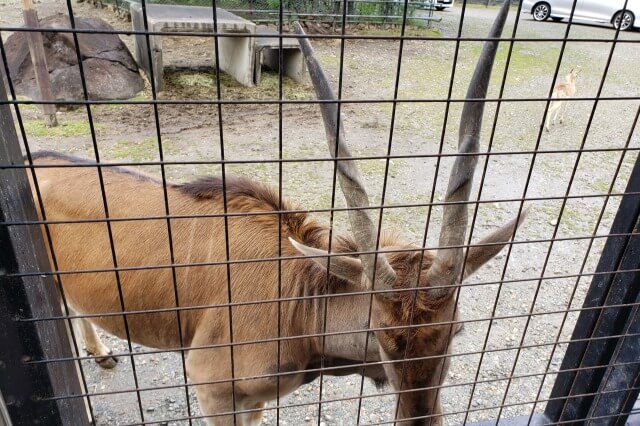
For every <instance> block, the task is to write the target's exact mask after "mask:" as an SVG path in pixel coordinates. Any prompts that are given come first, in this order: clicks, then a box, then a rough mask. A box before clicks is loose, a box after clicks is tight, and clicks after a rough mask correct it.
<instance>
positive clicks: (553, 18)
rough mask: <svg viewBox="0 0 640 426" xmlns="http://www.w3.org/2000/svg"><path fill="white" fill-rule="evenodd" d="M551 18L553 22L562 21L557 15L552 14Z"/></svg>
mask: <svg viewBox="0 0 640 426" xmlns="http://www.w3.org/2000/svg"><path fill="white" fill-rule="evenodd" d="M551 20H552V21H553V22H560V21H562V18H560V17H559V16H552V17H551Z"/></svg>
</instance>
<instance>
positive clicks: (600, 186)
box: [590, 179, 611, 194]
mask: <svg viewBox="0 0 640 426" xmlns="http://www.w3.org/2000/svg"><path fill="white" fill-rule="evenodd" d="M610 185H611V182H610V181H606V180H604V179H596V180H594V181H593V182H591V184H590V186H591V188H593V189H594V190H596V191H598V192H599V193H601V194H607V193H608V192H609V186H610Z"/></svg>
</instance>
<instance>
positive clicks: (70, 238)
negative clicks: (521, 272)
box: [29, 1, 522, 426]
mask: <svg viewBox="0 0 640 426" xmlns="http://www.w3.org/2000/svg"><path fill="white" fill-rule="evenodd" d="M508 6H509V2H508V1H506V2H505V3H504V5H503V7H502V8H501V10H500V12H499V14H498V17H497V18H496V22H495V23H494V25H493V28H492V29H491V32H490V34H489V38H490V39H491V40H492V41H488V42H486V43H485V45H484V48H483V51H482V54H481V56H480V58H479V60H478V64H477V66H476V69H475V71H474V74H473V77H472V79H471V83H470V86H469V90H468V92H467V99H474V101H473V102H468V103H465V105H464V108H463V112H462V116H461V124H460V131H459V145H458V148H459V151H460V153H461V154H464V155H461V156H458V157H456V158H455V163H454V164H453V167H452V170H451V175H450V179H449V184H448V188H447V193H446V196H445V206H444V212H443V220H442V226H441V229H440V238H439V246H440V247H442V248H441V249H440V250H438V251H437V252H436V253H432V252H430V251H426V250H424V248H423V247H418V246H415V245H411V244H408V243H406V242H404V241H402V240H400V239H399V238H397V237H392V236H387V235H385V234H382V237H381V239H380V241H379V244H380V250H381V254H378V255H375V254H373V252H375V250H376V247H377V235H378V230H377V227H376V222H377V221H376V220H373V219H372V217H371V215H372V213H370V211H369V210H368V209H366V207H367V206H368V205H369V199H368V196H367V193H366V190H365V188H364V186H363V184H362V179H361V178H360V174H359V172H358V168H357V165H356V162H354V161H349V160H348V159H350V158H352V157H351V154H350V152H349V149H348V148H347V146H346V144H345V141H344V133H343V130H344V129H343V128H342V120H340V119H339V117H338V114H337V104H335V103H330V102H325V103H321V104H320V109H321V111H322V117H323V120H324V124H325V129H326V135H327V141H328V145H329V150H330V152H331V154H332V155H334V153H335V152H336V149H337V153H338V157H339V158H342V159H344V160H343V161H339V162H338V163H337V166H338V167H337V170H338V177H339V180H340V185H341V188H342V192H343V194H344V196H345V198H346V200H347V204H348V206H349V207H350V209H352V210H349V219H350V223H351V231H352V233H351V234H344V235H336V234H335V233H334V234H333V238H334V240H333V241H332V245H331V253H332V254H331V257H330V259H331V260H330V262H328V257H327V256H328V251H327V250H328V246H329V241H328V238H329V235H330V228H329V226H328V225H327V224H322V223H318V222H317V221H315V220H314V219H312V218H311V217H310V216H309V215H307V214H305V213H301V212H300V210H297V209H298V208H297V206H295V205H294V204H292V203H290V202H289V201H287V200H282V203H280V200H279V197H278V194H277V192H276V191H274V190H272V189H270V188H268V187H265V186H263V185H262V184H259V183H257V182H254V181H251V180H249V179H245V178H240V177H232V176H227V177H226V179H225V181H224V183H223V180H222V179H221V178H219V177H216V178H205V179H202V180H199V181H197V182H195V183H186V184H169V185H168V186H167V188H166V197H167V199H168V205H169V209H170V213H171V215H172V216H174V217H172V218H171V219H170V220H169V224H170V227H171V242H172V245H171V247H172V248H173V251H172V252H171V251H170V244H169V241H170V240H169V233H168V226H167V225H168V222H167V220H166V219H164V218H163V216H164V215H165V214H166V213H165V192H164V189H163V186H162V182H161V181H159V180H157V179H154V178H151V177H148V176H144V175H140V174H138V173H136V172H134V171H131V170H128V169H123V168H118V167H102V168H100V169H98V168H97V167H95V163H92V162H87V161H84V160H81V159H78V158H74V157H68V156H63V155H60V154H55V153H40V154H38V155H36V156H35V157H34V158H35V163H36V164H40V165H42V164H48V165H50V166H55V165H59V167H39V168H37V169H36V175H37V179H38V183H39V191H40V193H41V194H42V202H43V205H44V212H45V213H46V219H47V220H52V221H73V220H76V221H78V220H79V221H81V222H80V223H56V224H50V225H48V228H49V231H50V236H51V239H52V246H53V252H52V253H50V255H51V257H52V258H54V257H55V261H56V263H57V265H58V268H59V270H61V271H66V272H70V273H62V274H60V275H59V277H60V279H61V284H62V287H63V289H64V292H65V296H66V300H67V301H68V303H69V305H70V307H71V308H72V309H73V311H74V312H78V313H81V314H90V315H93V316H91V317H90V318H83V319H80V320H79V321H81V323H82V329H83V331H84V334H85V339H86V346H87V350H88V351H89V352H91V353H93V354H94V355H95V356H96V357H97V358H96V360H97V361H101V362H102V363H103V364H105V363H106V364H107V365H109V364H111V363H112V361H113V360H112V359H111V355H112V354H111V352H110V351H109V349H108V348H107V347H106V346H105V345H104V344H102V342H100V339H99V337H98V335H97V334H96V333H95V330H94V328H93V325H92V323H93V324H96V325H98V326H100V327H102V328H103V329H104V330H106V331H107V332H109V333H111V334H114V335H116V336H118V337H120V338H123V339H126V338H130V339H131V341H133V342H137V343H139V344H142V345H145V346H149V347H153V348H159V349H165V350H179V349H180V348H181V347H182V348H184V349H185V358H186V371H187V375H188V377H189V380H190V381H191V385H192V386H194V388H195V391H196V394H197V397H198V401H199V405H200V408H201V411H202V413H203V414H204V415H205V416H209V417H208V418H207V422H208V424H210V425H232V424H234V415H233V412H234V411H236V412H238V411H239V412H240V413H238V414H236V415H235V424H237V425H238V426H245V425H257V424H259V423H260V419H261V417H262V409H263V407H264V406H265V404H266V403H267V402H268V401H271V400H274V399H275V398H276V397H277V392H278V391H279V394H280V395H285V394H288V393H290V392H292V391H294V390H295V389H296V388H298V387H299V386H300V385H302V384H304V383H308V382H310V381H312V380H314V379H315V378H316V377H318V376H319V374H320V367H321V365H322V366H323V367H324V369H323V371H324V373H325V374H332V375H346V374H361V373H363V374H364V375H365V376H367V377H369V378H372V379H373V380H375V381H376V383H384V382H385V381H389V382H390V383H391V385H392V386H393V387H394V389H395V390H397V391H398V392H399V393H398V409H397V412H396V419H397V420H398V422H397V423H396V424H398V425H409V424H411V425H414V424H423V425H439V424H442V417H441V414H442V408H441V405H440V397H439V389H438V387H439V386H440V385H441V384H442V382H443V380H444V378H445V377H447V369H448V366H449V358H448V357H447V353H448V351H449V350H450V348H451V347H450V342H451V339H452V338H453V334H454V329H455V328H456V327H455V325H456V322H455V321H457V315H456V300H457V298H456V293H457V291H458V289H459V286H460V285H461V283H462V281H463V280H464V279H465V278H466V277H467V276H469V275H470V274H472V273H473V272H474V271H476V270H477V269H478V268H479V267H480V266H482V265H483V264H484V263H485V262H487V261H488V260H489V259H491V258H492V257H493V256H495V255H496V254H497V253H498V252H499V251H500V250H501V249H502V248H503V247H504V245H505V244H506V243H507V242H508V241H510V240H511V238H512V236H513V235H514V233H515V230H516V227H517V226H518V225H519V222H518V221H516V220H513V221H511V222H510V223H508V224H506V225H504V226H503V227H502V228H500V229H498V230H496V231H494V232H493V233H492V234H490V235H488V236H487V237H485V238H484V239H482V240H481V241H479V245H477V246H474V247H472V248H470V249H468V250H467V251H466V252H465V249H464V246H465V245H466V244H467V239H466V231H467V223H468V206H467V203H468V201H469V196H470V193H471V186H472V181H473V176H474V172H475V168H476V163H477V160H478V158H477V155H474V154H477V153H478V150H479V138H480V131H481V124H482V116H483V112H484V102H478V101H477V99H483V98H485V97H486V92H487V86H488V84H489V78H490V76H491V69H492V66H493V62H494V58H495V53H496V50H497V47H498V42H497V41H496V40H495V39H497V38H499V37H500V35H501V33H502V28H503V26H504V23H505V20H506V17H507V13H508ZM296 31H297V32H298V33H299V34H303V33H302V29H301V28H300V27H299V26H298V27H297V28H296ZM300 44H301V46H302V49H303V53H304V55H305V58H306V60H307V63H308V66H309V72H310V75H311V78H312V81H313V85H314V87H315V89H316V93H317V96H318V99H321V100H329V101H330V100H334V99H335V96H334V95H333V92H332V91H331V88H330V85H329V82H328V80H327V78H326V76H325V74H324V72H323V71H322V68H321V67H320V65H319V63H318V61H317V60H316V58H315V56H314V53H313V50H312V49H311V46H310V44H309V41H308V40H307V39H305V38H300ZM337 126H340V130H341V131H340V132H339V134H338V135H337V138H336V128H337ZM70 166H75V167H70ZM99 170H101V172H99ZM99 173H101V174H99ZM29 176H30V177H31V175H29ZM101 180H103V182H104V193H105V197H106V205H107V207H108V211H109V217H110V218H111V219H114V220H112V221H110V222H109V223H105V222H104V221H101V219H103V218H104V217H105V206H104V204H103V203H104V201H103V195H102V190H101V186H100V182H101ZM32 188H34V191H35V186H34V185H33V183H32ZM223 194H225V195H226V197H224V198H223ZM225 198H226V208H225V204H224V203H223V200H224V199H225ZM288 210H297V211H298V212H297V213H286V211H288ZM278 211H285V213H282V214H281V215H279V214H278V213H277V212H278ZM225 212H226V213H227V214H228V216H227V219H226V220H225V218H224V214H225ZM40 213H41V217H43V215H42V212H40ZM256 213H262V214H260V215H258V214H256ZM150 216H153V217H155V219H148V220H123V219H126V218H141V217H150ZM175 216H178V217H175ZM198 216H199V217H198ZM520 219H522V216H521V218H520ZM110 236H111V237H112V238H113V244H114V253H112V248H111V245H110ZM227 242H228V243H227ZM447 247H451V248H447ZM354 252H356V253H357V252H361V254H354ZM279 255H282V257H283V259H282V260H281V261H280V262H278V261H277V260H276V259H278V257H279ZM114 256H115V258H114ZM229 259H230V260H231V262H233V263H231V264H229V263H228V260H229ZM465 259H466V260H465ZM114 262H116V263H117V267H118V269H117V270H116V271H114V270H112V268H113V266H114ZM145 267H147V268H145ZM148 267H150V269H149V268H148ZM83 270H84V271H86V272H84V273H83V272H82V271H83ZM99 271H104V272H99ZM371 290H375V291H377V292H376V293H375V294H374V295H373V296H371V295H370V293H367V292H370V291H371ZM327 296H331V297H327ZM229 300H231V303H229ZM371 303H373V305H371ZM176 306H180V307H183V308H184V307H190V309H186V310H180V311H177V312H176V311H174V310H172V308H174V307H176ZM123 307H124V309H125V310H126V311H136V312H135V313H131V314H127V315H119V314H117V313H118V312H122V309H123ZM370 307H372V311H371V314H369V309H370ZM325 309H326V312H327V313H326V316H325V313H324V312H325ZM144 311H150V312H144ZM114 313H115V315H114ZM105 314H106V315H105ZM101 315H102V316H101ZM278 318H280V322H279V323H278ZM325 318H326V323H324V319H325ZM325 331H326V332H327V333H329V334H328V335H327V336H326V338H325V339H324V340H323V338H322V333H324V332H325ZM279 337H280V338H283V339H282V340H280V345H278V338H279ZM231 342H233V343H232V345H231V346H230V344H231ZM365 348H366V349H365ZM321 360H323V361H322V364H321ZM365 363H366V364H365ZM402 419H411V420H402Z"/></svg>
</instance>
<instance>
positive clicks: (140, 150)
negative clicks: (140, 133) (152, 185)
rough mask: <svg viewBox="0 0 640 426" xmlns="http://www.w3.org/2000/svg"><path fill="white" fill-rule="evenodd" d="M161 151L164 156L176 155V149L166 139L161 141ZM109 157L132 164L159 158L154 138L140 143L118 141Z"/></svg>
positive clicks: (156, 142)
mask: <svg viewBox="0 0 640 426" xmlns="http://www.w3.org/2000/svg"><path fill="white" fill-rule="evenodd" d="M162 149H163V152H164V154H165V155H172V154H176V153H178V151H179V150H178V149H177V148H176V147H175V146H174V145H173V143H172V142H171V141H170V140H168V139H163V140H162ZM111 155H112V156H113V157H114V158H117V159H126V160H131V161H133V162H140V161H151V160H154V159H156V158H158V157H159V155H160V153H159V150H158V141H157V139H156V138H155V137H151V138H146V139H143V140H140V141H127V140H124V141H120V142H118V143H116V144H115V145H114V146H113V149H112V150H111Z"/></svg>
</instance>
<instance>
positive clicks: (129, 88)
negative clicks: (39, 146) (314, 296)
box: [5, 14, 144, 101]
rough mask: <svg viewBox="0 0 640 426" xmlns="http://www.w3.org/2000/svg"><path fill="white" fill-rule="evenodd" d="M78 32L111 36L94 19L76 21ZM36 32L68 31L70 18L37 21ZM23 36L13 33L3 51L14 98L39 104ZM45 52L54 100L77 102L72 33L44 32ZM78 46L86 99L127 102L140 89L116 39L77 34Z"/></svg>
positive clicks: (141, 82) (139, 81)
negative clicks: (83, 31) (15, 93)
mask: <svg viewBox="0 0 640 426" xmlns="http://www.w3.org/2000/svg"><path fill="white" fill-rule="evenodd" d="M75 24H76V28H78V29H95V30H106V31H113V27H111V26H110V25H109V24H107V23H106V22H104V21H103V20H101V19H99V18H80V17H77V18H76V19H75ZM40 27H41V28H67V29H68V28H71V24H70V22H69V18H68V17H67V16H66V15H62V14H58V15H53V16H49V17H47V18H43V19H40ZM26 36H27V33H25V32H15V33H13V34H12V35H11V36H9V38H8V39H7V41H6V43H5V50H6V52H7V60H8V64H9V72H10V73H11V80H12V82H13V84H14V87H15V89H16V92H17V94H19V95H24V96H27V97H29V98H31V99H39V97H40V96H39V92H38V86H37V84H36V80H35V74H34V69H33V65H32V64H31V56H30V54H29V45H28V43H27V37H26ZM42 37H43V40H44V50H45V55H46V61H47V68H48V69H49V77H50V78H51V86H52V89H53V94H54V96H55V98H56V100H67V101H69V100H82V99H84V93H83V89H82V80H81V79H80V67H78V55H77V53H76V48H75V43H74V40H73V34H72V33H68V32H67V33H65V32H43V33H42ZM78 45H79V48H80V56H81V58H82V65H83V71H84V76H85V81H86V84H87V92H88V95H89V99H128V98H131V97H133V96H135V94H136V93H138V92H139V91H141V90H142V89H143V88H144V80H143V79H142V77H141V76H140V73H139V72H138V65H137V64H136V61H135V60H134V59H133V57H132V56H131V53H130V52H129V50H128V49H127V46H125V45H124V43H123V42H122V40H120V38H119V37H118V35H117V34H90V33H78Z"/></svg>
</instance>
